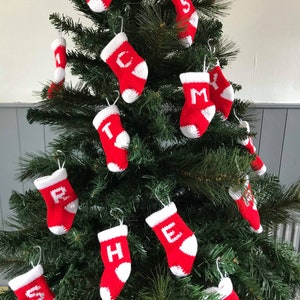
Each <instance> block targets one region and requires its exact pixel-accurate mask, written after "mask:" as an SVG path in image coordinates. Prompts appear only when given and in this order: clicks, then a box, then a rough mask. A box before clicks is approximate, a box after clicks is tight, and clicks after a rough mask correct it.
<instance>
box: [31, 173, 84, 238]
mask: <svg viewBox="0 0 300 300" xmlns="http://www.w3.org/2000/svg"><path fill="white" fill-rule="evenodd" d="M34 185H35V187H36V188H37V189H38V190H39V192H40V193H41V195H42V196H43V199H44V200H45V202H46V206H47V225H48V228H49V230H50V231H51V232H52V233H54V234H57V235H61V234H64V233H66V232H68V231H69V230H70V229H71V227H72V224H73V220H74V218H75V215H76V212H77V209H78V197H77V195H76V194H75V192H74V190H73V188H72V186H71V184H70V182H69V180H68V174H67V171H66V169H64V168H59V169H58V170H56V171H55V172H54V173H52V174H51V175H49V176H44V177H40V178H38V179H36V180H35V181H34Z"/></svg>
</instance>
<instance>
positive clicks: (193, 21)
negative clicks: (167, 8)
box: [172, 0, 199, 47]
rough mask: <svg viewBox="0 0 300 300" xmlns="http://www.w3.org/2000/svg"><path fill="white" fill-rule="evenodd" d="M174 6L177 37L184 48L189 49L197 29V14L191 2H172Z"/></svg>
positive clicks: (186, 0) (181, 0)
mask: <svg viewBox="0 0 300 300" xmlns="http://www.w3.org/2000/svg"><path fill="white" fill-rule="evenodd" d="M172 2H173V4H174V5H175V9H176V13H177V17H176V23H177V26H178V29H179V33H178V37H179V40H180V42H181V44H182V45H183V46H184V47H190V46H191V45H192V43H193V41H194V37H195V35H196V32H197V27H198V20H199V17H198V13H197V11H196V9H195V7H194V5H193V2H192V1H191V0H172Z"/></svg>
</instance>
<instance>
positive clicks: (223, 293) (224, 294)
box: [205, 277, 239, 300]
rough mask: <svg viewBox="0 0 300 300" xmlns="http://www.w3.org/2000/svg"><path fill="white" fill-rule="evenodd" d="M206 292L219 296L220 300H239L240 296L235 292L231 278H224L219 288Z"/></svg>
mask: <svg viewBox="0 0 300 300" xmlns="http://www.w3.org/2000/svg"><path fill="white" fill-rule="evenodd" d="M205 292H206V293H208V294H211V293H214V294H218V295H219V297H220V298H219V299H220V300H239V297H238V295H237V294H236V292H235V291H234V290H233V286H232V282H231V280H230V278H229V277H223V278H222V279H221V281H220V283H219V285H218V287H211V288H208V289H206V290H205Z"/></svg>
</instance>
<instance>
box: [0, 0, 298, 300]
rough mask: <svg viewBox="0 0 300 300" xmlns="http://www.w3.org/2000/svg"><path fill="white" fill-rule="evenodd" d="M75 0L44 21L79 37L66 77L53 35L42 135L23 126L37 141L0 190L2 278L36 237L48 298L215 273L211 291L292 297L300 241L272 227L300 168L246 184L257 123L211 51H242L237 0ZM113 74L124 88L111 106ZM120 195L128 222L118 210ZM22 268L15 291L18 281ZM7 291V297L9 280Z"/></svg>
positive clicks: (161, 292)
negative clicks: (233, 5) (233, 23)
mask: <svg viewBox="0 0 300 300" xmlns="http://www.w3.org/2000/svg"><path fill="white" fill-rule="evenodd" d="M55 2H57V1H55ZM69 2H70V3H69V4H70V5H68V6H70V7H73V8H74V10H75V11H74V13H72V15H73V16H78V15H79V16H82V18H80V19H78V18H77V17H75V18H73V17H71V16H68V15H65V14H64V13H60V12H55V13H53V14H51V15H50V22H51V23H52V24H53V26H54V28H55V30H57V31H63V32H64V34H66V35H68V37H69V38H70V40H71V41H73V43H72V49H68V52H67V60H68V61H67V66H68V68H69V70H70V72H71V74H72V75H74V78H75V81H76V83H75V82H70V83H66V82H64V81H63V77H64V68H65V67H66V59H65V57H66V56H65V50H66V49H65V48H66V46H65V43H64V41H63V40H62V39H58V40H57V41H56V42H55V43H54V44H53V52H54V55H55V59H56V66H57V73H56V76H55V78H56V79H55V82H53V83H54V85H53V86H52V91H49V94H52V97H48V95H47V91H45V89H43V90H42V92H41V94H40V95H41V100H42V101H39V102H38V103H36V105H34V106H33V107H30V108H29V109H28V112H27V119H28V121H29V123H30V124H32V123H34V125H35V126H37V127H38V126H40V129H41V130H42V132H43V133H44V135H43V136H42V137H41V135H39V134H35V133H36V129H35V128H33V134H32V137H33V138H34V141H33V142H34V143H33V147H35V146H34V145H36V146H37V147H38V148H37V149H36V148H35V149H36V150H34V148H29V150H30V153H29V154H24V156H25V157H23V155H22V158H21V162H20V164H19V165H20V168H19V169H18V174H17V175H18V177H17V178H18V179H20V180H21V181H22V182H24V184H23V185H22V184H18V183H16V191H13V192H12V194H11V196H10V197H9V199H2V198H3V197H4V194H3V193H2V191H1V192H0V193H1V200H2V202H3V200H4V201H6V202H8V203H9V206H10V208H11V211H10V216H11V218H10V219H9V220H7V221H8V222H6V220H4V219H3V218H1V216H0V219H1V220H0V280H2V279H4V280H6V279H7V280H9V279H10V278H13V277H15V275H16V274H21V273H23V272H22V271H20V270H21V269H23V268H22V266H24V265H26V264H27V263H28V261H31V260H32V253H31V251H30V250H31V249H32V246H33V245H42V246H43V250H44V255H43V257H44V258H45V263H46V264H45V266H46V265H47V277H46V279H47V282H48V284H49V286H51V289H52V290H53V291H54V292H55V295H56V298H57V299H63V300H98V299H102V300H108V299H109V300H112V299H116V298H117V299H137V300H150V299H151V300H152V299H157V300H161V299H169V300H170V299H171V300H174V299H186V300H196V299H197V300H200V299H201V300H202V299H203V300H204V299H205V297H207V293H205V291H204V288H203V287H210V286H216V287H215V288H214V290H215V292H216V295H208V297H207V298H208V299H218V298H220V299H222V300H224V299H238V298H237V295H236V293H237V294H238V297H239V298H241V299H247V300H257V299H262V300H279V299H280V300H295V299H294V295H296V294H297V289H298V288H299V287H300V286H299V283H300V263H299V254H298V253H297V252H296V251H295V249H294V248H293V247H291V246H290V245H287V244H286V243H285V242H282V241H281V240H279V239H278V238H277V236H275V235H274V234H273V233H275V232H277V228H278V227H279V226H281V224H290V223H291V222H293V220H295V216H296V215H297V213H299V211H300V183H299V182H296V183H295V184H294V185H291V186H290V187H285V186H282V185H281V184H280V181H279V178H278V176H277V175H276V174H266V175H265V176H260V177H258V176H254V178H255V180H252V179H251V180H250V181H251V186H250V181H249V178H248V177H246V178H245V175H246V174H249V176H250V175H252V176H253V175H256V174H253V173H254V172H252V170H251V169H250V165H249V162H250V161H251V160H252V158H253V159H254V160H253V161H252V162H251V167H252V168H254V169H256V170H257V171H259V172H260V173H263V172H264V171H265V167H264V164H263V162H262V161H261V159H260V158H259V156H257V155H256V152H255V147H254V146H253V142H252V140H251V139H250V138H249V139H248V137H251V136H252V132H251V133H249V132H248V131H246V129H247V128H246V129H243V128H238V121H237V120H236V119H234V118H232V117H233V113H234V114H236V115H238V116H239V117H240V118H241V119H246V116H249V111H248V109H249V108H251V112H252V110H253V109H256V108H255V107H254V108H253V106H251V103H250V102H249V101H248V100H247V101H243V100H242V99H238V97H237V99H235V100H234V101H233V98H234V96H235V97H236V96H237V95H233V91H232V87H234V89H235V93H238V92H239V83H234V82H231V81H230V82H229V81H228V80H227V79H226V78H225V76H224V74H223V73H222V72H223V69H221V68H220V66H216V67H215V65H212V63H213V61H215V59H216V58H219V59H220V65H222V66H226V65H228V64H229V63H230V62H231V61H234V59H235V58H236V55H237V53H238V49H237V48H236V46H235V43H234V42H232V41H228V40H227V33H225V32H224V28H223V27H222V22H221V21H222V19H221V18H220V16H222V18H223V17H225V15H226V14H227V13H228V10H227V9H228V8H229V7H230V2H231V1H227V0H220V1H200V0H199V1H196V0H163V1H162V0H153V1H152V0H151V1H150V0H149V1H146V0H134V1H131V0H122V1H117V0H112V1H111V0H86V1H84V0H69ZM66 5H67V4H66ZM253 7H254V6H253ZM256 9H257V7H256ZM101 12H102V13H101ZM197 13H198V15H197ZM198 16H199V21H198ZM241 18H242V16H241ZM85 19H87V21H88V22H86V20H85ZM120 19H122V20H123V21H124V24H126V30H125V32H126V34H125V32H124V31H123V28H122V27H123V26H121V29H120V30H118V28H119V25H120ZM200 20H201V21H200ZM200 27H201V29H200ZM36 38H38V37H36ZM179 40H180V41H179ZM210 41H213V43H214V45H216V48H217V49H218V51H214V50H215V49H214V48H213V47H210V46H211V45H210V44H209V42H210ZM210 64H211V66H212V67H211V68H209V67H208V66H209V65H210ZM232 68H234V66H233V65H232ZM148 71H149V74H148ZM226 76H227V74H226ZM72 78H73V76H72ZM116 87H117V88H116ZM236 87H237V88H236ZM116 89H117V90H118V93H119V95H120V98H121V97H122V99H123V100H120V102H117V100H116V101H114V103H113V101H112V102H111V103H112V105H111V104H110V103H108V100H107V99H106V98H107V97H109V95H112V94H113V93H114V92H115V90H116ZM56 91H59V92H58V93H56ZM58 100H59V101H58ZM116 104H117V105H116ZM216 114H217V115H216ZM219 115H222V116H223V118H222V117H220V116H219ZM224 119H226V121H225V122H224ZM240 126H241V125H240ZM241 127H242V126H241ZM94 128H95V129H94ZM27 130H30V128H27V129H26V131H27ZM21 133H22V132H21ZM48 133H50V134H49V135H48ZM44 137H45V139H44ZM20 138H21V139H22V140H23V139H24V138H25V137H22V136H21V137H20ZM39 138H42V140H40V141H39ZM238 138H240V139H241V140H243V141H238ZM45 141H49V143H47V145H45ZM239 142H241V143H242V145H241V144H240V143H239ZM39 145H42V146H41V148H40V147H39ZM57 149H61V150H62V151H64V152H65V153H68V168H67V170H68V174H67V172H66V169H65V168H64V166H63V165H62V166H60V164H59V165H58V170H57V168H55V166H53V156H52V154H51V153H53V152H55V151H56V152H58V150H57ZM249 171H250V173H249ZM9 173H11V172H9ZM49 174H50V175H49ZM45 175H49V176H45ZM42 176H45V177H42ZM38 177H40V178H38ZM36 178H38V179H36ZM251 178H252V177H251ZM27 182H29V183H30V182H34V185H35V186H33V187H32V186H31V185H28V184H26V183H27ZM36 188H37V189H38V190H37V189H36ZM20 189H21V190H23V189H24V191H21V192H20V191H19V190H20ZM75 191H76V193H75ZM169 198H170V199H172V202H170V201H169V202H168V203H167V202H165V201H163V202H164V203H162V205H163V207H162V206H159V204H158V203H157V201H156V200H157V199H169ZM78 199H80V200H78ZM256 199H257V200H258V201H259V202H258V203H256ZM44 201H45V208H43V207H44V203H43V202H44ZM78 201H80V207H79V206H78V205H79V203H78ZM233 201H235V203H234V202H233ZM175 204H176V205H175ZM256 204H258V208H259V212H258V210H257V207H256ZM115 207H121V208H122V210H123V212H124V213H123V214H122V218H123V216H124V217H125V216H126V225H123V222H121V221H120V225H119V226H115V225H116V224H114V225H112V224H113V221H112V219H111V216H110V215H109V212H110V213H111V212H112V208H115ZM46 209H47V223H46V220H45V215H46ZM119 211H120V210H119ZM0 214H1V213H0ZM118 214H119V212H116V215H118ZM111 215H112V213H111ZM2 217H4V216H2ZM2 219H3V222H2V223H3V224H2V223H1V221H2ZM117 219H120V218H117ZM10 221H11V222H10ZM262 224H263V226H262ZM1 225H2V226H1ZM293 225H294V224H293ZM47 226H48V227H49V229H50V231H51V232H52V233H54V234H52V233H51V232H49V230H48V229H47ZM127 226H128V227H127ZM248 226H250V229H251V230H249V228H248ZM262 227H264V231H265V232H266V233H263V234H259V235H258V234H255V233H260V232H261V231H262ZM252 231H254V232H255V233H253V232H252ZM64 233H66V234H64ZM200 242H201V244H200ZM198 243H199V246H198ZM129 247H130V248H129ZM198 247H199V250H198ZM217 257H221V258H222V268H223V269H224V270H225V271H226V272H225V275H224V276H223V275H221V278H220V277H219V276H218V274H217V273H216V269H215V268H214V267H213V266H212V265H211V263H212V262H215V261H216V258H217ZM95 262H96V263H95ZM20 268H21V269H20ZM45 268H46V267H45ZM23 270H24V269H23ZM39 274H42V272H39ZM227 274H228V275H227ZM35 277H38V276H35ZM229 277H230V279H231V280H232V283H231V282H230V279H229ZM16 281H18V282H21V284H20V286H16V290H18V288H21V289H22V288H23V286H26V284H27V282H25V283H24V282H22V281H20V280H16ZM29 281H30V282H31V279H30V280H29ZM232 284H233V286H232ZM34 286H36V284H35V285H34ZM32 287H33V286H31V283H30V287H29V288H30V289H31V288H32ZM43 290H44V288H43V287H42V288H41V289H39V290H37V291H33V292H29V295H30V296H32V295H33V294H34V293H38V292H40V291H43ZM234 291H236V293H235V292H234ZM24 293H26V291H24ZM99 293H100V295H99ZM2 297H3V299H5V300H15V299H16V296H15V294H14V292H13V291H12V290H11V289H9V291H5V292H4V293H3V294H1V296H0V298H1V299H2ZM40 298H41V297H40ZM22 299H24V298H22ZM25 299H26V298H25ZM31 299H35V300H37V299H38V297H35V298H33V297H32V298H31ZM44 300H45V299H44Z"/></svg>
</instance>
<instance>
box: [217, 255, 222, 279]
mask: <svg viewBox="0 0 300 300" xmlns="http://www.w3.org/2000/svg"><path fill="white" fill-rule="evenodd" d="M220 260H221V257H218V258H217V259H216V266H217V270H218V272H219V274H220V276H221V279H223V278H224V275H223V274H222V272H221V270H220V266H219V261H220Z"/></svg>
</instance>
